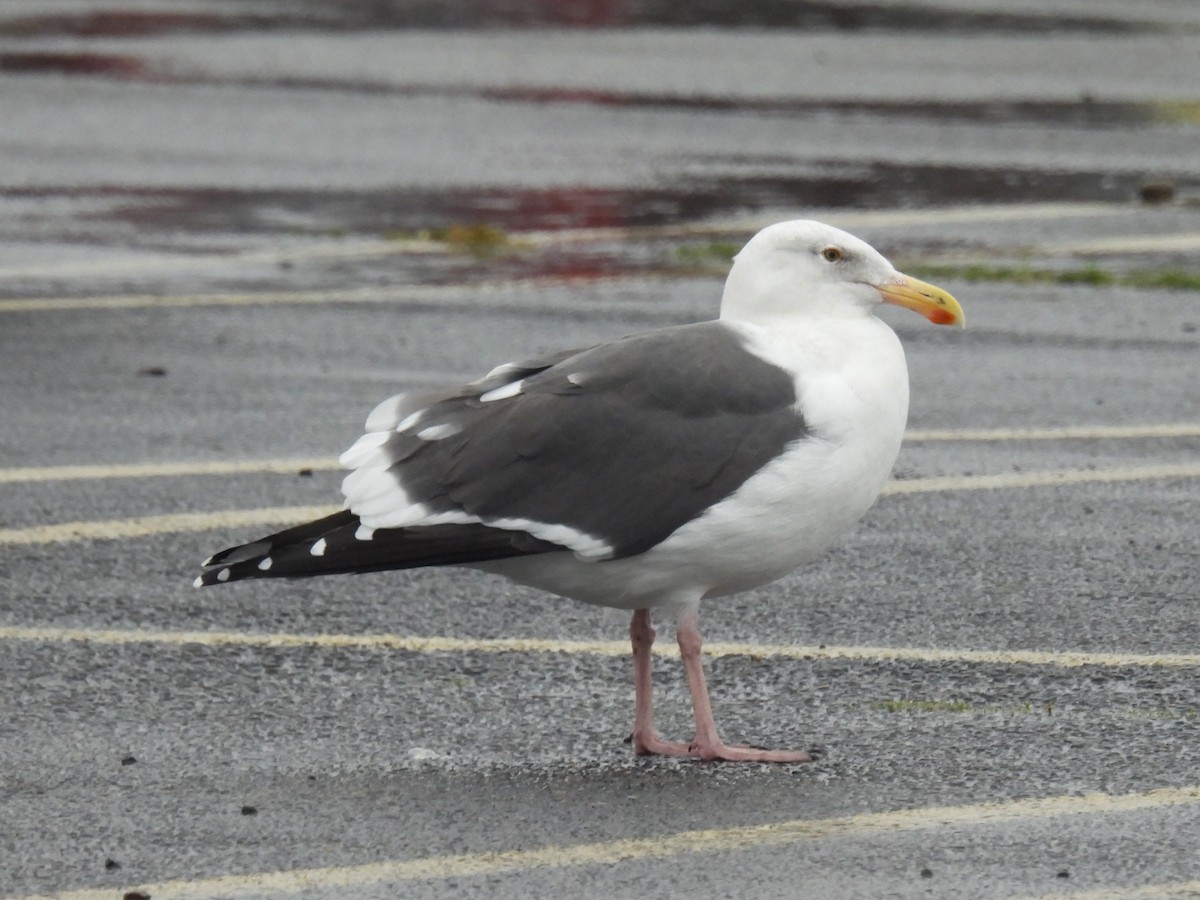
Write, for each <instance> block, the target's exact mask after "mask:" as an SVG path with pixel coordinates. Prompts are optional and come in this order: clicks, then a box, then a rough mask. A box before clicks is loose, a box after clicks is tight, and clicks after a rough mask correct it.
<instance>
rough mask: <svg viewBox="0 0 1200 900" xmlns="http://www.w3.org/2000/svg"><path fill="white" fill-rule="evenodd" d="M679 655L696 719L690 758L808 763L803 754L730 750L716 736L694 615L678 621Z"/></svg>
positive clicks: (743, 749)
mask: <svg viewBox="0 0 1200 900" xmlns="http://www.w3.org/2000/svg"><path fill="white" fill-rule="evenodd" d="M678 637H679V655H680V656H681V657H682V658H683V671H684V673H685V674H686V675H687V680H688V688H689V689H690V690H691V692H692V710H693V712H694V713H695V716H696V737H695V740H693V741H692V744H691V747H690V748H689V750H690V754H691V755H692V756H697V757H699V758H700V759H709V760H711V759H723V760H729V761H731V762H733V761H745V762H779V763H788V762H809V761H810V759H811V757H810V756H809V755H808V754H807V753H805V752H804V751H803V750H759V749H756V748H754V747H742V746H731V745H729V744H726V743H725V742H724V741H722V740H721V736H720V735H719V734H717V723H716V721H715V720H714V719H713V712H712V705H711V704H710V703H709V700H708V684H707V683H706V682H705V680H704V666H703V664H702V663H701V660H700V646H701V640H700V626H699V621H698V619H697V616H696V614H695V613H685V614H684V616H683V618H681V619H680V620H679V632H678Z"/></svg>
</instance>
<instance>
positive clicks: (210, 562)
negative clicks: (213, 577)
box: [200, 556, 213, 566]
mask: <svg viewBox="0 0 1200 900" xmlns="http://www.w3.org/2000/svg"><path fill="white" fill-rule="evenodd" d="M212 564H213V558H212V557H211V556H210V557H209V558H208V559H206V560H205V561H204V562H202V563H200V565H202V566H211V565H212Z"/></svg>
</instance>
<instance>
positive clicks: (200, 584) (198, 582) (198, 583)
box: [192, 575, 204, 588]
mask: <svg viewBox="0 0 1200 900" xmlns="http://www.w3.org/2000/svg"><path fill="white" fill-rule="evenodd" d="M192 587H196V588H201V587H204V576H203V575H197V576H196V580H195V581H193V582H192Z"/></svg>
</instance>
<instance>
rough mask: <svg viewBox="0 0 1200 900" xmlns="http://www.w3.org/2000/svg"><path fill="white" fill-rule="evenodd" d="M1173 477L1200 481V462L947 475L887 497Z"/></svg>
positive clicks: (888, 489) (896, 485)
mask: <svg viewBox="0 0 1200 900" xmlns="http://www.w3.org/2000/svg"><path fill="white" fill-rule="evenodd" d="M1170 478H1200V462H1189V463H1164V464H1162V465H1155V466H1129V467H1126V468H1118V469H1050V470H1048V471H1041V472H1005V473H1001V474H998V475H946V476H943V477H935V478H912V479H905V480H899V481H889V482H888V483H887V485H885V486H884V489H883V493H884V495H885V496H896V495H899V494H930V493H940V492H942V491H996V490H1004V489H1009V488H1032V487H1065V486H1069V485H1074V484H1108V483H1113V482H1128V481H1155V480H1159V479H1170Z"/></svg>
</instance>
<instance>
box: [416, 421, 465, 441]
mask: <svg viewBox="0 0 1200 900" xmlns="http://www.w3.org/2000/svg"><path fill="white" fill-rule="evenodd" d="M460 431H462V426H461V425H452V424H450V423H449V422H443V423H442V424H441V425H430V426H429V427H428V428H422V429H421V430H420V431H418V432H417V437H419V438H420V439H421V440H423V441H440V440H442V439H443V438H448V437H452V436H454V435H456V434H458V433H459V432H460Z"/></svg>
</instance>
